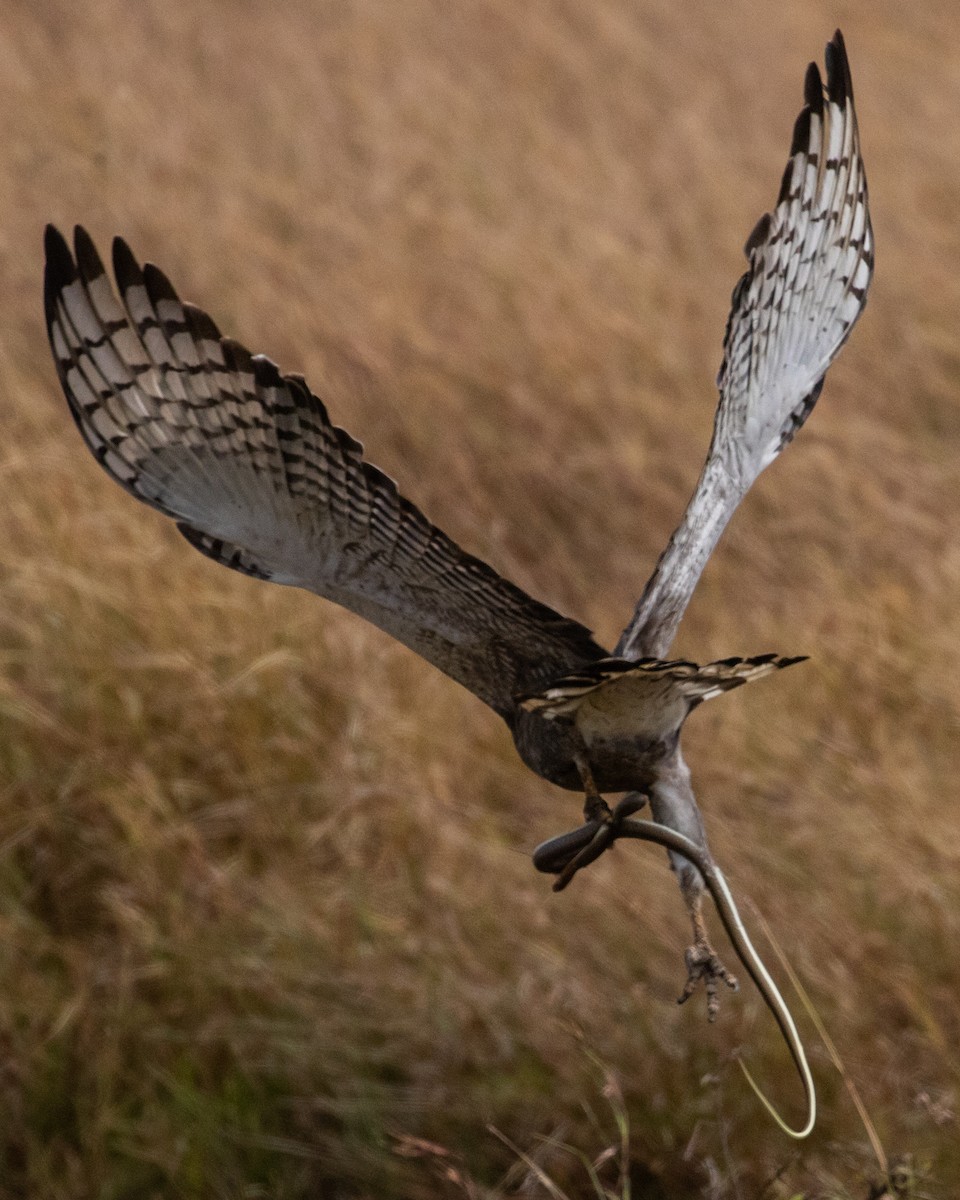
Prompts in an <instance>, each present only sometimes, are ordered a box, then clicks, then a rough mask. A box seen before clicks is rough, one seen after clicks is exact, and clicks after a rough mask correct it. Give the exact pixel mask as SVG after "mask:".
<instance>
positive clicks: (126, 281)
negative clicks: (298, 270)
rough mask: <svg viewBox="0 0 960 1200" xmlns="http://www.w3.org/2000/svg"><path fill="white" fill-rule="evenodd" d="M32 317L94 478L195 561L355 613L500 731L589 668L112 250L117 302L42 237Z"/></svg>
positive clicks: (255, 362)
mask: <svg viewBox="0 0 960 1200" xmlns="http://www.w3.org/2000/svg"><path fill="white" fill-rule="evenodd" d="M46 251H47V271H46V289H45V296H46V313H47V323H48V329H49V335H50V344H51V347H52V349H53V354H54V358H55V360H56V364H57V369H58V372H59V374H60V380H61V382H62V384H63V388H64V391H65V393H66V395H67V399H68V401H69V403H70V408H71V410H72V412H73V416H74V418H75V420H76V422H77V425H78V426H79V428H80V432H81V433H82V434H83V437H84V438H85V440H86V442H87V444H88V445H89V447H90V449H91V450H92V451H93V453H94V455H95V456H96V457H97V459H98V460H99V462H100V463H101V464H102V465H103V467H104V468H105V469H106V470H107V471H108V472H109V473H110V474H111V475H112V476H113V477H114V479H116V480H117V482H118V483H120V484H121V485H122V486H123V487H124V488H126V490H127V491H129V492H131V493H132V494H133V495H134V496H136V497H137V498H138V499H140V500H143V501H145V502H146V503H147V504H150V505H152V506H153V507H154V508H156V509H159V510H160V512H162V513H165V514H166V515H167V516H170V517H173V518H174V520H175V521H176V522H177V527H178V529H179V530H180V532H181V533H182V534H183V536H184V537H185V538H186V539H187V540H188V541H189V542H190V543H191V545H193V546H195V547H196V548H197V549H198V550H200V551H201V553H203V554H206V555H207V556H208V557H210V558H212V559H215V560H216V561H217V562H220V563H223V564H224V565H225V566H228V567H231V568H233V569H234V570H237V571H241V572H243V573H244V574H247V575H251V576H254V577H256V578H259V579H271V580H273V581H274V582H277V583H286V584H293V585H296V586H299V587H304V588H308V589H309V590H311V591H314V592H316V593H318V594H319V595H321V596H326V597H327V598H329V599H331V600H334V601H336V602H337V603H339V604H342V605H344V606H345V607H347V608H350V609H352V610H353V611H355V612H357V613H359V614H361V615H362V616H364V617H366V618H367V619H368V620H370V621H372V622H373V623H374V624H376V625H378V626H379V627H380V628H381V629H384V630H386V631H387V632H388V633H390V634H392V635H393V636H394V637H396V638H398V639H399V640H400V641H402V642H404V643H405V644H406V645H408V646H410V647H411V648H412V649H414V650H415V651H417V653H419V654H420V655H422V656H423V657H424V658H426V659H427V660H428V661H429V662H432V663H434V664H435V665H436V666H438V667H439V668H440V669H441V670H443V671H445V672H446V673H447V674H448V675H450V676H452V677H453V678H454V679H456V680H458V681H459V682H460V683H462V684H464V685H465V686H466V687H468V688H470V689H471V690H472V691H473V692H475V693H476V694H477V695H478V696H480V697H481V699H483V700H485V701H486V702H487V703H488V704H489V705H491V707H493V708H494V709H495V710H496V711H497V712H500V713H501V714H502V715H504V716H505V717H507V718H508V719H509V718H510V716H511V714H512V713H513V710H514V702H513V695H514V694H515V693H516V692H518V691H522V690H525V689H529V688H536V687H538V686H540V685H542V684H545V683H546V682H548V681H549V680H550V679H551V678H555V677H557V676H558V675H562V674H565V673H566V672H568V671H570V670H574V669H578V668H579V667H581V666H583V665H584V664H585V663H587V662H590V661H592V660H593V659H596V658H601V657H603V655H604V651H603V650H602V649H601V647H600V646H598V645H597V644H596V642H594V640H593V638H592V637H591V636H590V633H589V631H588V630H587V629H585V628H584V627H583V626H582V625H580V624H578V623H577V622H576V621H572V620H569V619H567V618H565V617H562V616H560V615H559V614H558V613H556V612H554V611H553V610H552V609H550V608H548V607H547V606H546V605H544V604H541V603H539V602H538V601H536V600H533V599H532V598H531V597H530V596H528V595H526V593H524V592H523V591H521V590H520V589H519V588H518V587H516V586H515V585H514V584H512V583H510V582H509V581H508V580H506V579H503V578H502V577H501V576H500V575H498V574H497V573H496V572H495V571H494V570H493V569H492V568H491V567H489V566H487V565H486V564H485V563H483V562H481V561H480V560H479V559H477V558H474V557H473V556H472V555H469V554H467V553H466V552H464V551H463V550H461V549H460V547H459V546H457V545H456V544H455V543H454V542H453V541H451V539H450V538H448V537H447V536H446V534H444V533H443V532H442V531H441V530H439V529H438V528H437V527H436V526H434V525H432V524H431V523H430V522H429V521H428V520H427V519H426V517H424V515H423V514H422V513H421V512H420V510H419V509H418V508H417V507H416V506H415V505H413V504H411V503H410V501H408V500H406V499H404V498H403V497H402V496H401V495H400V494H399V492H398V491H397V487H396V485H395V484H394V482H393V480H391V479H389V478H388V477H387V476H386V475H384V474H383V473H382V472H381V471H379V470H378V469H377V468H376V467H374V466H372V465H371V464H370V463H367V462H365V461H364V459H363V450H362V447H361V445H360V443H359V442H357V441H355V440H354V439H353V438H352V437H351V436H350V435H349V434H348V433H346V432H344V430H342V429H339V428H338V427H337V426H335V425H333V424H332V423H331V421H330V419H329V417H328V416H327V411H326V408H325V407H324V405H323V403H322V402H321V400H320V399H319V398H318V397H317V396H315V395H314V394H313V393H312V392H311V391H310V389H309V387H307V384H306V383H305V381H304V380H303V378H302V377H301V376H298V375H283V374H281V373H280V371H279V370H278V368H277V367H276V366H275V364H274V363H272V362H271V361H270V360H269V359H267V358H264V357H262V356H259V355H257V356H254V355H251V354H250V353H249V352H248V351H247V350H246V349H245V348H244V347H243V346H241V345H240V344H239V343H238V342H235V341H231V340H230V339H228V338H224V337H222V336H221V335H220V332H219V330H218V329H217V327H216V325H215V324H214V322H213V321H212V320H211V318H210V317H208V316H207V315H206V314H205V313H204V312H202V311H201V310H200V309H198V308H195V307H194V306H193V305H190V304H184V303H182V302H181V300H180V299H179V297H178V296H177V294H176V292H175V291H174V289H173V287H172V286H171V284H170V282H169V280H167V278H166V276H165V275H163V273H162V272H161V271H159V270H158V269H157V268H156V267H154V266H151V265H149V264H148V265H147V266H144V267H143V268H142V269H141V268H140V266H139V265H138V264H137V262H136V260H135V259H134V257H133V255H132V253H131V252H130V250H129V249H128V247H127V245H126V244H125V243H124V242H123V241H120V240H119V239H118V240H117V241H116V242H115V243H114V255H113V265H114V275H115V277H116V281H117V286H118V288H119V290H120V295H121V297H122V302H121V301H120V300H118V298H117V296H116V294H115V293H114V290H113V287H112V286H111V284H110V281H109V279H108V277H107V274H106V271H105V269H104V267H103V264H102V262H101V260H100V258H99V255H98V254H97V251H96V249H95V248H94V245H93V242H92V241H91V240H90V238H89V237H88V235H87V234H86V233H85V232H84V231H83V230H82V229H77V231H76V236H75V256H76V259H75V260H74V257H73V255H71V253H70V250H69V247H68V246H67V244H66V242H65V241H64V240H63V238H62V237H61V236H60V234H59V233H58V232H57V231H56V230H55V229H53V228H50V229H48V231H47V238H46Z"/></svg>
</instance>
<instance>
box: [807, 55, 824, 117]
mask: <svg viewBox="0 0 960 1200" xmlns="http://www.w3.org/2000/svg"><path fill="white" fill-rule="evenodd" d="M803 102H804V104H806V105H807V107H808V108H809V109H810V111H811V112H815V113H822V112H823V79H822V78H821V76H820V68H819V67H818V66H817V64H816V63H815V62H812V63H811V64H810V65H809V67H807V73H806V75H805V76H804V79H803Z"/></svg>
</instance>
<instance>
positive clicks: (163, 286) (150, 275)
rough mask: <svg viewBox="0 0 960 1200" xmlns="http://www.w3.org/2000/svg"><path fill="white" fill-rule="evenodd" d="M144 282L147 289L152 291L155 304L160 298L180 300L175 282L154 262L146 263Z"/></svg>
mask: <svg viewBox="0 0 960 1200" xmlns="http://www.w3.org/2000/svg"><path fill="white" fill-rule="evenodd" d="M143 282H144V283H145V284H146V285H147V291H148V292H149V293H150V299H151V300H152V301H153V302H154V304H156V303H157V302H158V301H159V300H176V301H179V299H180V297H179V296H178V295H177V293H176V291H175V290H174V287H173V284H172V283H171V282H170V280H169V279H168V278H167V277H166V275H164V273H163V272H162V271H161V270H160V268H159V267H158V266H155V265H154V264H153V263H149V262H148V263H145V264H144V268H143Z"/></svg>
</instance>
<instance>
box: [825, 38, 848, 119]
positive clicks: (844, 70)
mask: <svg viewBox="0 0 960 1200" xmlns="http://www.w3.org/2000/svg"><path fill="white" fill-rule="evenodd" d="M827 94H828V95H829V97H830V102H831V103H832V104H839V105H841V106H842V105H844V104H845V103H846V102H847V100H848V99H849V100H852V99H853V81H852V79H851V76H850V63H849V62H848V60H847V48H846V46H845V44H844V41H843V34H842V33H841V32H840V30H839V29H838V30H837V31H836V33H834V35H833V37H832V38H831V40H830V41H829V42H827Z"/></svg>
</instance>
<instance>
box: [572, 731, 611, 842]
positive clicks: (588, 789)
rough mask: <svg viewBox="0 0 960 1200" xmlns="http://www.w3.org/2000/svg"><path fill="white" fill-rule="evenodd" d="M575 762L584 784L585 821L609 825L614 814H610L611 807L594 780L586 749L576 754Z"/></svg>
mask: <svg viewBox="0 0 960 1200" xmlns="http://www.w3.org/2000/svg"><path fill="white" fill-rule="evenodd" d="M573 762H574V765H575V766H576V768H577V771H578V772H579V774H580V782H581V783H582V784H583V791H584V802H583V819H584V821H586V822H590V821H602V822H604V824H606V823H608V822H609V821H610V819H611V818H612V816H613V814H612V813H611V812H610V805H609V804H608V803H607V802H606V800H604V798H603V797H602V796H601V795H600V793H599V791H598V790H597V783H596V780H595V779H594V778H593V771H591V770H590V760H589V759H588V758H587V753H586V748H584V749H583V750H578V751H577V752H576V753H575V754H574V756H573Z"/></svg>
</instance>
